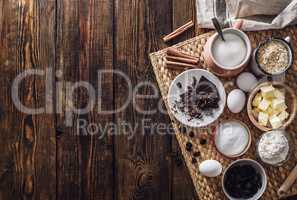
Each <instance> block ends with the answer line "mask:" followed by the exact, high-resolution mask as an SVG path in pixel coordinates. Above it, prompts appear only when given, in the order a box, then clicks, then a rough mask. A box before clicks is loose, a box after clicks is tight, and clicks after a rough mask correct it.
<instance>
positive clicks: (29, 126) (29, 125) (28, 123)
mask: <svg viewBox="0 0 297 200" xmlns="http://www.w3.org/2000/svg"><path fill="white" fill-rule="evenodd" d="M24 136H25V139H26V141H27V142H28V143H29V144H31V143H33V142H34V125H33V120H32V115H28V116H27V117H26V118H25V120H24Z"/></svg>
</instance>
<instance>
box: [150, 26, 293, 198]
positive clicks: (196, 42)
mask: <svg viewBox="0 0 297 200" xmlns="http://www.w3.org/2000/svg"><path fill="white" fill-rule="evenodd" d="M212 34H213V32H210V33H206V34H203V35H200V36H197V37H195V38H193V39H190V40H187V41H185V42H182V43H179V44H177V45H175V46H174V47H176V48H178V49H179V50H181V51H183V52H185V53H188V54H191V55H195V56H198V57H199V58H200V61H201V62H200V63H201V64H200V67H201V68H206V67H205V65H204V62H203V57H202V51H203V46H204V44H205V43H206V41H207V38H208V37H209V36H211V35H212ZM248 36H249V38H250V40H251V43H252V46H253V48H255V47H256V46H257V44H258V43H259V42H260V41H262V40H264V39H266V38H268V37H270V36H281V37H285V36H290V37H291V39H292V44H293V49H294V53H295V55H297V27H289V28H286V29H284V30H274V31H261V32H249V33H248ZM165 55H166V49H164V50H161V51H159V52H155V53H152V54H151V55H150V58H151V62H152V65H153V68H154V72H155V75H156V78H157V81H158V84H159V87H160V90H161V93H162V97H163V99H164V101H165V104H166V106H167V109H168V105H167V100H166V96H167V93H168V89H169V86H170V84H171V82H172V80H173V79H174V78H175V77H176V76H177V75H178V74H179V73H180V71H175V70H168V69H167V68H166V67H165ZM206 69H207V68H206ZM221 80H222V81H223V83H224V85H225V87H226V92H227V93H228V92H229V91H230V90H231V89H233V88H234V87H235V81H234V79H223V78H221ZM286 83H287V85H288V86H290V87H291V88H293V89H294V90H295V91H297V60H296V59H295V61H294V65H293V67H292V68H291V69H290V70H289V72H288V73H287V74H286ZM169 115H170V117H171V119H172V124H173V127H174V129H175V132H176V138H177V140H178V143H179V145H180V147H181V150H182V154H183V156H184V160H185V162H186V165H187V167H188V169H189V172H190V175H191V177H192V180H193V183H194V186H195V189H196V191H197V193H198V196H199V198H200V199H201V200H219V199H225V198H226V197H225V196H224V194H223V192H222V187H221V176H220V177H217V178H205V177H203V176H201V175H200V174H199V171H198V165H199V163H201V162H202V161H203V160H208V159H215V160H218V161H219V162H221V163H222V165H223V167H224V169H225V168H226V167H227V166H228V164H230V162H232V160H231V159H228V158H225V157H223V156H222V155H220V154H219V153H218V152H217V151H216V149H215V147H214V145H213V141H212V136H211V135H210V133H211V131H210V130H212V129H211V127H209V128H208V129H207V130H206V129H192V128H189V127H186V128H187V131H188V132H190V131H193V132H194V133H195V136H194V137H193V138H191V137H190V136H189V134H184V133H181V132H180V127H181V126H182V125H181V124H180V123H179V122H178V121H177V120H176V119H175V118H174V117H173V116H172V115H171V113H170V111H169ZM228 119H238V120H241V121H243V122H245V123H246V124H247V125H248V127H249V128H250V130H251V133H252V138H253V143H252V145H251V148H250V149H249V151H248V152H247V153H246V154H245V155H243V156H242V157H240V158H251V159H257V158H256V155H255V144H256V140H257V139H258V138H259V136H260V135H261V134H262V132H261V131H260V130H259V129H257V128H256V127H255V126H254V125H252V123H251V122H250V120H249V118H248V115H247V112H246V111H244V112H242V113H240V114H232V113H230V112H229V110H228V109H227V108H225V111H224V114H223V115H222V116H221V117H220V119H219V120H218V122H219V121H222V120H228ZM218 122H216V123H218ZM212 126H215V124H214V125H212ZM287 130H288V131H290V132H292V133H293V138H294V142H295V144H297V120H296V119H295V120H294V121H293V123H292V124H291V125H290V126H289V127H288V128H287ZM203 138H204V139H207V144H201V139H203ZM187 142H191V143H192V144H193V151H191V152H188V151H186V149H185V146H186V143H187ZM195 151H199V152H200V153H201V155H200V157H198V158H197V160H198V162H197V163H196V164H192V158H193V152H195ZM296 158H297V150H295V151H294V155H293V157H292V158H291V159H290V161H288V162H287V163H286V164H285V165H284V166H282V167H271V166H265V169H266V172H267V176H268V187H267V190H266V192H265V194H264V196H263V198H262V199H267V200H274V199H278V196H277V190H278V189H279V187H280V186H281V184H282V183H283V181H284V180H285V179H286V177H287V176H288V174H289V173H290V171H291V170H292V169H293V168H294V166H295V165H296V164H297V159H296ZM295 193H297V183H295V185H294V186H293V187H292V189H291V191H290V194H295Z"/></svg>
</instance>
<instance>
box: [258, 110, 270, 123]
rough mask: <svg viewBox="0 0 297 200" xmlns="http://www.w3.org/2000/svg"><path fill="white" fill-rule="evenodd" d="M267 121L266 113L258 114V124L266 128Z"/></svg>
mask: <svg viewBox="0 0 297 200" xmlns="http://www.w3.org/2000/svg"><path fill="white" fill-rule="evenodd" d="M268 119H269V116H268V114H267V113H264V112H259V115H258V122H259V124H260V125H262V126H267V123H268Z"/></svg>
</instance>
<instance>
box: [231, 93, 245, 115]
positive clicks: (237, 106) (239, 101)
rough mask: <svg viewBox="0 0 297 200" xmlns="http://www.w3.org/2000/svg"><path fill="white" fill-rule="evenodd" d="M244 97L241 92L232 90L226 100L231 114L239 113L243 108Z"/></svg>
mask: <svg viewBox="0 0 297 200" xmlns="http://www.w3.org/2000/svg"><path fill="white" fill-rule="evenodd" d="M245 101H246V96H245V94H244V92H243V91H242V90H239V89H235V90H232V91H231V92H230V93H229V95H228V98H227V106H228V108H229V110H230V111H231V112H232V113H240V112H241V111H242V109H243V108H244V106H245Z"/></svg>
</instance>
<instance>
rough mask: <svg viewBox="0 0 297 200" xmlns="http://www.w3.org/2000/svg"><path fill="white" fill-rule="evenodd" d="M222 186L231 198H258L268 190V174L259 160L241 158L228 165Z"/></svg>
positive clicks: (240, 199)
mask: <svg viewBox="0 0 297 200" xmlns="http://www.w3.org/2000/svg"><path fill="white" fill-rule="evenodd" d="M222 186H223V191H224V193H225V195H226V196H227V197H228V199H230V200H257V199H260V197H261V196H262V195H263V194H264V192H265V190H266V187H267V175H266V172H265V170H264V168H263V167H262V165H260V164H259V163H258V162H257V161H254V160H251V159H240V160H237V161H234V162H232V163H231V164H230V165H229V166H228V167H227V169H226V170H225V172H224V174H223V177H222Z"/></svg>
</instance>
